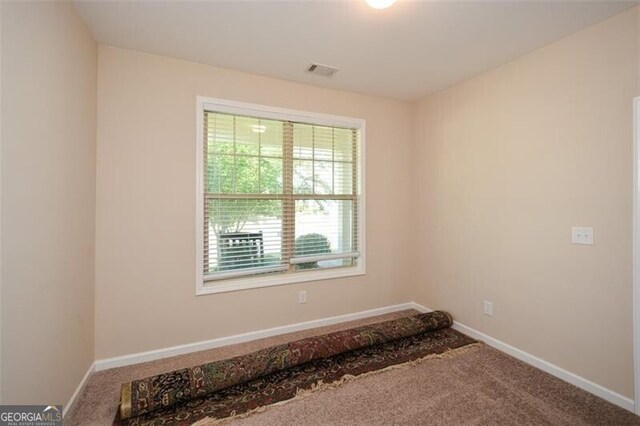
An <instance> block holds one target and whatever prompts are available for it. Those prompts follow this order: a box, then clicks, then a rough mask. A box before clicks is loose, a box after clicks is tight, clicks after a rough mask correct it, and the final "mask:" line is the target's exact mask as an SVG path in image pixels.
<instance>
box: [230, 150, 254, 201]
mask: <svg viewBox="0 0 640 426" xmlns="http://www.w3.org/2000/svg"><path fill="white" fill-rule="evenodd" d="M258 164H259V163H258V157H243V156H237V157H236V163H235V175H236V182H235V188H236V189H235V191H234V192H235V193H236V194H257V193H258V192H259V191H260V189H259V188H260V187H259V184H258V182H259V177H260V175H259V172H258Z"/></svg>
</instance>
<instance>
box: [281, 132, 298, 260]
mask: <svg viewBox="0 0 640 426" xmlns="http://www.w3.org/2000/svg"><path fill="white" fill-rule="evenodd" d="M282 126H283V132H282V133H283V162H284V164H283V174H284V175H283V184H284V201H283V203H282V204H283V214H282V260H283V263H285V264H287V265H288V264H289V259H291V258H292V257H293V256H294V248H295V234H296V217H295V201H294V199H293V123H291V122H290V121H285V122H283V123H282Z"/></svg>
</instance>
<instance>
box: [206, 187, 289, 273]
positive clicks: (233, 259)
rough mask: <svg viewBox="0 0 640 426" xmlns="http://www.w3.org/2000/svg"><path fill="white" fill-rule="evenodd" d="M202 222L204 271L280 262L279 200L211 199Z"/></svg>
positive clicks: (280, 225) (268, 264)
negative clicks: (203, 223) (204, 230)
mask: <svg viewBox="0 0 640 426" xmlns="http://www.w3.org/2000/svg"><path fill="white" fill-rule="evenodd" d="M205 222H206V223H207V224H208V226H207V228H208V229H207V232H206V233H205V273H213V272H219V271H228V270H235V269H244V268H256V267H261V266H272V265H277V264H280V263H281V261H282V249H281V247H282V201H281V200H249V199H235V200H219V199H210V200H209V201H208V203H206V209H205ZM207 247H208V249H207Z"/></svg>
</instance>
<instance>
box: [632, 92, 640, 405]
mask: <svg viewBox="0 0 640 426" xmlns="http://www.w3.org/2000/svg"><path fill="white" fill-rule="evenodd" d="M638 167H640V97H637V98H634V100H633V209H632V216H631V218H632V219H631V222H632V223H631V229H632V233H633V246H632V250H631V253H632V254H631V256H632V257H631V259H632V265H633V271H632V289H633V290H632V291H633V372H634V374H633V384H634V394H635V407H636V410H635V413H636V414H638V415H640V206H639V205H638V203H640V182H639V180H638V179H640V174H639V172H638Z"/></svg>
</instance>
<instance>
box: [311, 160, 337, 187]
mask: <svg viewBox="0 0 640 426" xmlns="http://www.w3.org/2000/svg"><path fill="white" fill-rule="evenodd" d="M314 163H315V164H314V166H315V167H314V179H313V180H314V182H313V192H314V194H332V193H333V163H332V162H331V161H315V162H314Z"/></svg>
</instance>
